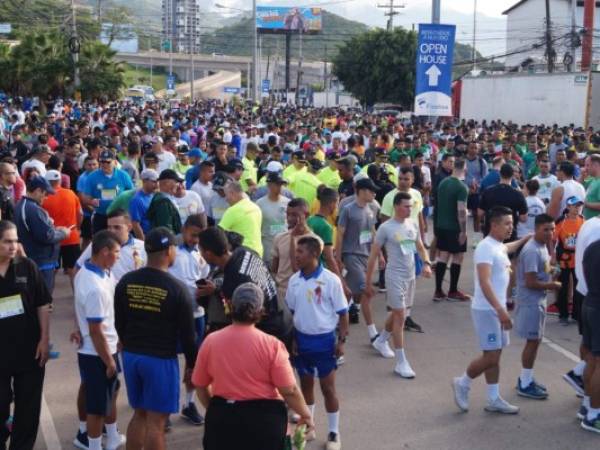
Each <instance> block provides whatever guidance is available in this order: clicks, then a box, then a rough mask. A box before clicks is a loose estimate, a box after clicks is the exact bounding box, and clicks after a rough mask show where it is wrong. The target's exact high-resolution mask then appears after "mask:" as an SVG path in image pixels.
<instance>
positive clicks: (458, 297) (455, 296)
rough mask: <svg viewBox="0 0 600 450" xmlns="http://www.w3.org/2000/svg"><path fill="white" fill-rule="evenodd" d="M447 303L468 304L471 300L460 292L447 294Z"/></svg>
mask: <svg viewBox="0 0 600 450" xmlns="http://www.w3.org/2000/svg"><path fill="white" fill-rule="evenodd" d="M447 300H448V301H449V302H468V301H469V300H471V296H470V295H467V294H464V293H462V292H461V291H454V292H448V299H447Z"/></svg>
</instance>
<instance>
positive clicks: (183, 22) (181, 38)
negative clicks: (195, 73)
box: [162, 0, 201, 53]
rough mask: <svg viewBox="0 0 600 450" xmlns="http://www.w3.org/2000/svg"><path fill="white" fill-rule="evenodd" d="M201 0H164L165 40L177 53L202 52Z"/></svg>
mask: <svg viewBox="0 0 600 450" xmlns="http://www.w3.org/2000/svg"><path fill="white" fill-rule="evenodd" d="M199 3H200V0H162V29H163V41H164V42H167V44H166V48H165V49H166V50H168V49H169V47H168V42H169V41H170V42H172V47H171V48H172V49H173V51H174V52H177V53H190V52H191V53H200V31H201V30H200V4H199ZM163 48H164V47H163Z"/></svg>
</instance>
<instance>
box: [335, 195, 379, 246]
mask: <svg viewBox="0 0 600 450" xmlns="http://www.w3.org/2000/svg"><path fill="white" fill-rule="evenodd" d="M376 222H377V216H376V215H375V213H373V210H372V209H371V208H370V207H369V206H365V207H363V208H361V207H360V206H358V204H357V203H356V202H352V203H350V204H349V205H347V206H346V207H344V208H342V209H341V210H340V216H339V218H338V226H340V227H343V228H344V230H345V231H344V238H343V240H342V254H343V255H345V254H352V255H363V256H369V252H370V251H371V242H373V238H374V236H373V228H374V227H375V223H376Z"/></svg>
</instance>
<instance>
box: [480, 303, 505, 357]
mask: <svg viewBox="0 0 600 450" xmlns="http://www.w3.org/2000/svg"><path fill="white" fill-rule="evenodd" d="M471 318H472V319H473V326H474V327H475V334H477V337H478V338H479V347H480V348H481V350H483V351H491V350H501V349H503V348H504V347H507V346H508V344H509V343H510V338H509V334H508V331H506V330H503V329H502V325H501V324H500V319H499V318H498V314H497V313H496V311H494V310H491V309H471Z"/></svg>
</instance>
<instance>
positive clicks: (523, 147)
mask: <svg viewBox="0 0 600 450" xmlns="http://www.w3.org/2000/svg"><path fill="white" fill-rule="evenodd" d="M515 150H516V151H517V155H519V157H521V158H522V157H523V156H524V155H525V154H527V153H528V152H529V149H528V146H527V144H515Z"/></svg>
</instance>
